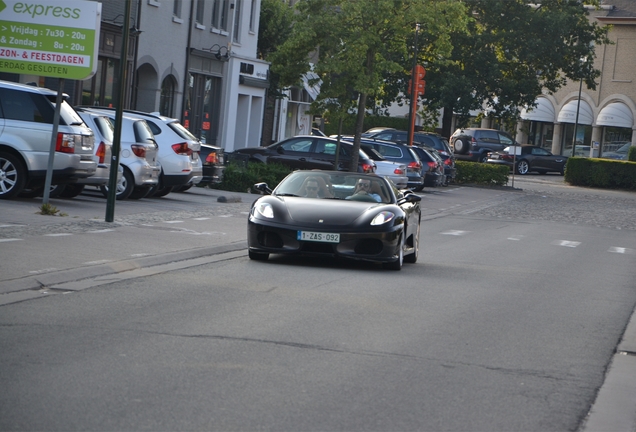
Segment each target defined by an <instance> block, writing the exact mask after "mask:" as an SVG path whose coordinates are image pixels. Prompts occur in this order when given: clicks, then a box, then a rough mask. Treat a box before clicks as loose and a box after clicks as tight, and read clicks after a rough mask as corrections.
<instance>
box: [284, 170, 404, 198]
mask: <svg viewBox="0 0 636 432" xmlns="http://www.w3.org/2000/svg"><path fill="white" fill-rule="evenodd" d="M393 188H394V186H392V185H391V184H390V183H389V182H388V181H387V180H386V179H384V178H383V177H380V176H377V175H374V174H361V173H353V172H351V173H348V172H336V171H319V170H313V171H295V172H293V173H291V174H290V175H288V176H287V177H285V179H283V181H281V182H280V183H279V184H278V186H277V187H276V188H275V189H274V191H273V192H272V195H275V196H287V197H289V196H291V197H303V198H321V199H337V200H351V201H365V202H371V203H372V202H376V203H384V204H389V203H395V195H394V192H393Z"/></svg>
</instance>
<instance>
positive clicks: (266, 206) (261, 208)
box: [256, 203, 274, 219]
mask: <svg viewBox="0 0 636 432" xmlns="http://www.w3.org/2000/svg"><path fill="white" fill-rule="evenodd" d="M256 211H257V212H258V213H259V214H260V215H261V216H263V217H266V218H268V219H272V218H273V217H274V208H273V207H272V205H271V204H270V203H258V204H256Z"/></svg>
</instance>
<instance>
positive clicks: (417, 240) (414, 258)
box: [404, 223, 420, 264]
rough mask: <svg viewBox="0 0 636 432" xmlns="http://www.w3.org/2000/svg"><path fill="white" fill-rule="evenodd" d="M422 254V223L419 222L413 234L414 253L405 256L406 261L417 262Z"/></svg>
mask: <svg viewBox="0 0 636 432" xmlns="http://www.w3.org/2000/svg"><path fill="white" fill-rule="evenodd" d="M419 255H420V224H419V223H418V224H417V229H416V230H415V234H413V253H410V254H408V255H405V256H404V262H406V263H409V264H413V263H416V262H417V258H418V257H419Z"/></svg>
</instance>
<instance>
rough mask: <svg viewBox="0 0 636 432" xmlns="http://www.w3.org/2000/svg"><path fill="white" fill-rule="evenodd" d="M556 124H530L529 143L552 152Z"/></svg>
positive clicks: (534, 122)
mask: <svg viewBox="0 0 636 432" xmlns="http://www.w3.org/2000/svg"><path fill="white" fill-rule="evenodd" d="M553 133H554V124H552V123H545V122H536V121H533V122H530V132H529V133H528V143H529V144H532V145H536V146H539V147H542V148H544V149H546V150H548V151H552V134H553Z"/></svg>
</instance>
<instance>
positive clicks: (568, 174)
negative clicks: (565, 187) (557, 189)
mask: <svg viewBox="0 0 636 432" xmlns="http://www.w3.org/2000/svg"><path fill="white" fill-rule="evenodd" d="M631 150H632V149H630V151H631ZM565 181H566V182H567V183H569V184H571V185H573V186H590V187H599V188H605V189H631V190H636V163H634V162H630V161H619V160H611V159H594V158H581V157H571V158H569V159H568V163H567V165H566V166H565Z"/></svg>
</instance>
